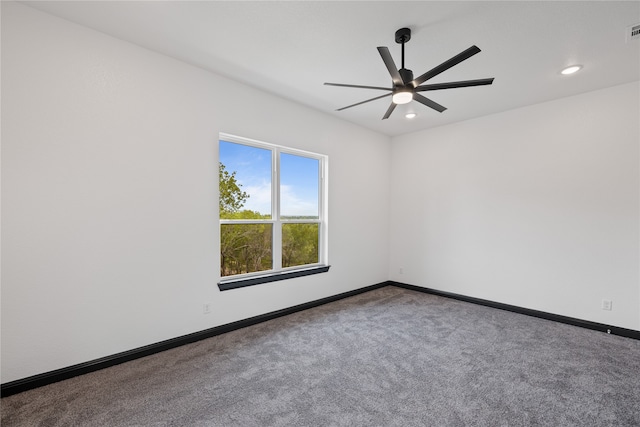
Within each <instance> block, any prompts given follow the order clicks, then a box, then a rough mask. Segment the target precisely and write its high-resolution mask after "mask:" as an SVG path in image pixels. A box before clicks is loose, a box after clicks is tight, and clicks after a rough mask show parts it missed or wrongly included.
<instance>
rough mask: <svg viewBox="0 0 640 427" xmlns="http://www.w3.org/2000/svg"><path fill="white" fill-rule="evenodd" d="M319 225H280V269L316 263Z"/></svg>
mask: <svg viewBox="0 0 640 427" xmlns="http://www.w3.org/2000/svg"><path fill="white" fill-rule="evenodd" d="M319 229H320V227H319V224H291V223H284V224H282V267H283V268H286V267H293V266H296V265H304V264H315V263H317V262H318V235H319V234H318V231H319Z"/></svg>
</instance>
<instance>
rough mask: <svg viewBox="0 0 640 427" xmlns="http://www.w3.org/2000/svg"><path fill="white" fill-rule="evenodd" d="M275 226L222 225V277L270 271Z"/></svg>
mask: <svg viewBox="0 0 640 427" xmlns="http://www.w3.org/2000/svg"><path fill="white" fill-rule="evenodd" d="M272 228H273V227H272V224H221V225H220V275H221V276H222V277H224V276H231V275H234V274H242V273H253V272H255V271H264V270H271V269H272V268H273V263H272V259H271V257H272V255H271V254H272V241H271V239H272V237H271V236H272V235H273V233H272Z"/></svg>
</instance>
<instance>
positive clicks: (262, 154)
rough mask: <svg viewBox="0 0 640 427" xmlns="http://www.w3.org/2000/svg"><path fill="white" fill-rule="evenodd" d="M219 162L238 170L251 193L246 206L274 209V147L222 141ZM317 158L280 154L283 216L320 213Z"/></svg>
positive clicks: (258, 208) (248, 207)
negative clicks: (272, 166)
mask: <svg viewBox="0 0 640 427" xmlns="http://www.w3.org/2000/svg"><path fill="white" fill-rule="evenodd" d="M220 162H222V163H223V164H224V165H225V167H226V169H227V171H228V172H229V173H231V172H234V171H235V172H236V180H237V181H238V183H240V184H242V187H241V188H242V191H245V192H247V193H248V194H249V199H247V202H246V203H245V206H244V208H245V209H250V210H253V211H258V212H260V213H261V214H269V213H271V208H270V206H271V150H266V149H263V148H257V147H251V146H247V145H242V144H234V143H232V142H227V141H220ZM318 167H319V162H318V160H317V159H312V158H308V157H301V156H296V155H292V154H287V153H282V154H281V155H280V170H281V172H280V203H281V215H282V216H317V215H318Z"/></svg>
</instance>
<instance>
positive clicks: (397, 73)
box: [325, 28, 493, 120]
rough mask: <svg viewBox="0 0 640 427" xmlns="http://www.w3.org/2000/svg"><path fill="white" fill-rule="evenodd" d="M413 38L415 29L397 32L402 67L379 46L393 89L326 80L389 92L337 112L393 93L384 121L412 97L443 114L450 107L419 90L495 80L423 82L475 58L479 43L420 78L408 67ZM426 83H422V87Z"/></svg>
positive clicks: (329, 84) (488, 83) (480, 83)
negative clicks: (406, 49) (406, 50)
mask: <svg viewBox="0 0 640 427" xmlns="http://www.w3.org/2000/svg"><path fill="white" fill-rule="evenodd" d="M409 40H411V30H410V29H409V28H401V29H399V30H398V31H396V43H399V44H402V68H400V69H399V70H398V68H397V67H396V64H395V62H393V58H392V57H391V54H390V53H389V49H388V48H386V47H384V46H381V47H378V52H380V56H381V57H382V60H383V61H384V65H386V66H387V70H389V74H390V75H391V80H392V82H393V86H392V87H391V88H388V87H380V86H362V85H350V84H342V83H325V85H328V86H342V87H354V88H360V89H374V90H384V91H388V92H389V93H386V94H384V95H381V96H376V97H375V98H371V99H367V100H366V101H362V102H358V103H356V104H352V105H348V106H346V107H342V108H338V109H337V110H336V111H342V110H346V109H347V108H351V107H355V106H357V105H362V104H364V103H367V102H371V101H375V100H377V99H381V98H384V97H386V96H391V105H390V106H389V108H388V109H387V112H386V113H385V115H384V116H383V117H382V120H385V119H388V118H389V116H390V115H391V113H393V110H395V108H396V105H398V104H407V103H409V102H411V101H412V100H416V101H418V102H419V103H421V104H424V105H426V106H427V107H430V108H433V109H434V110H436V111H437V112H439V113H442V112H443V111H444V110H446V107H443V106H442V105H440V104H438V103H437V102H434V101H432V100H430V99H429V98H427V97H425V96H423V95H421V94H420V93H418V92H426V91H430V90H440V89H452V88H458V87H468V86H483V85H490V84H491V83H493V78H489V79H477V80H463V81H458V82H448V83H434V84H427V85H422V83H424V82H426V81H427V80H429V79H431V78H432V77H435V76H437V75H438V74H440V73H442V72H443V71H446V70H448V69H449V68H451V67H453V66H454V65H457V64H459V63H461V62H462V61H464V60H465V59H469V58H471V57H472V56H473V55H475V54H476V53H478V52H480V49H479V48H478V46H475V45H474V46H471V47H470V48H469V49H467V50H464V51H462V52H460V53H459V54H457V55H456V56H454V57H453V58H451V59H449V60H447V61H445V62H443V63H442V64H440V65H438V66H437V67H435V68H433V69H431V70H429V71H427V72H426V73H424V74H422V75H421V76H420V77H417V78H415V79H414V78H413V72H412V71H411V70H409V69H407V68H404V44H405V43H406V42H408V41H409ZM421 85H422V86H421Z"/></svg>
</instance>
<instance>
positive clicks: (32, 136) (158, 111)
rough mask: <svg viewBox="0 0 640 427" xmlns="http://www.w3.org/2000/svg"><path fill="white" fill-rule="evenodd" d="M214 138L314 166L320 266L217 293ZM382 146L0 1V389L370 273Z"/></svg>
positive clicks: (378, 249)
mask: <svg viewBox="0 0 640 427" xmlns="http://www.w3.org/2000/svg"><path fill="white" fill-rule="evenodd" d="M231 95H233V97H232V96H231ZM232 98H233V99H234V100H231V99H232ZM219 132H228V133H231V134H236V135H241V136H246V137H249V138H255V139H260V140H263V141H266V142H272V143H278V144H283V145H287V146H291V147H294V148H299V149H303V150H309V151H314V152H319V153H323V154H327V155H328V156H329V180H330V181H329V186H330V195H329V221H330V235H329V245H330V246H329V249H330V252H329V256H330V264H331V265H332V267H331V270H330V271H329V272H328V273H326V274H319V275H314V276H308V277H304V278H299V279H292V280H287V281H281V282H275V283H270V284H265V285H261V286H255V287H250V288H243V289H238V290H232V291H225V292H219V291H218V288H217V286H216V284H217V282H218V281H219V274H218V269H219V267H218V265H219V255H218V250H217V242H218V239H219V236H218V225H217V156H218V152H217V135H218V133H219ZM389 152H390V148H389V138H388V137H385V136H381V135H379V134H376V133H373V132H370V131H367V130H363V129H361V128H358V127H356V126H354V125H351V124H348V123H346V122H343V121H340V120H337V119H335V118H332V117H330V116H328V115H323V114H320V113H317V112H314V111H312V110H310V109H307V108H305V107H303V106H301V105H298V104H294V103H292V102H289V101H285V100H283V99H280V98H278V97H275V96H272V95H269V94H265V93H263V92H259V91H257V90H255V89H252V88H250V87H247V86H243V85H240V84H238V83H235V82H233V81H230V80H227V79H224V78H222V77H219V76H217V75H214V74H212V73H209V72H206V71H204V70H201V69H198V68H195V67H192V66H189V65H186V64H184V63H181V62H179V61H176V60H173V59H171V58H168V57H165V56H162V55H159V54H156V53H153V52H150V51H148V50H145V49H142V48H140V47H138V46H135V45H132V44H129V43H126V42H123V41H120V40H117V39H114V38H111V37H108V36H106V35H103V34H101V33H98V32H95V31H92V30H89V29H86V28H83V27H80V26H77V25H75V24H71V23H69V22H66V21H63V20H60V19H57V18H54V17H52V16H50V15H47V14H44V13H41V12H38V11H35V10H33V9H31V8H29V7H26V6H23V5H18V4H14V3H8V2H2V198H3V199H2V267H3V268H2V382H3V383H6V382H9V381H12V380H16V379H20V378H24V377H28V376H31V375H35V374H38V373H42V372H47V371H50V370H54V369H57V368H62V367H66V366H70V365H73V364H76V363H80V362H85V361H89V360H93V359H96V358H99V357H103V356H107V355H111V354H115V353H118V352H121V351H125V350H129V349H133V348H136V347H139V346H143V345H147V344H151V343H155V342H158V341H161V340H165V339H169V338H173V337H176V336H180V335H183V334H187V333H191V332H195V331H200V330H204V329H207V328H211V327H214V326H217V325H221V324H225V323H229V322H233V321H236V320H239V319H244V318H247V317H251V316H255V315H258V314H262V313H266V312H270V311H273V310H278V309H281V308H285V307H289V306H293V305H296V304H300V303H304V302H308V301H311V300H315V299H319V298H323V297H327V296H331V295H335V294H338V293H341V292H346V291H349V290H352V289H356V288H361V287H364V286H368V285H372V284H375V283H379V282H382V281H385V280H386V279H387V273H388V268H387V265H388V246H389V245H388V234H387V232H386V228H387V227H386V225H387V224H388V210H387V209H386V206H387V205H388V202H389V184H388V182H389V174H388V169H389ZM204 302H211V304H212V313H211V314H208V315H204V314H203V312H202V311H203V310H202V306H203V303H204Z"/></svg>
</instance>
